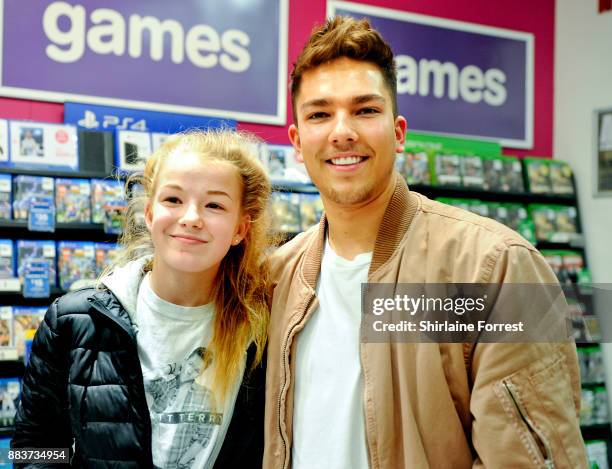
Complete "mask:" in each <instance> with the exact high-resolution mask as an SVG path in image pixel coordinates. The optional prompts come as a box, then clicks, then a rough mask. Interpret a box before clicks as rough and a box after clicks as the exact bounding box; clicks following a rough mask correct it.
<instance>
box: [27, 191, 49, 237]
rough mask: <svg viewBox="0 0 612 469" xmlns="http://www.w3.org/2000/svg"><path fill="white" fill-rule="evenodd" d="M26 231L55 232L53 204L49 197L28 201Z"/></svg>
mask: <svg viewBox="0 0 612 469" xmlns="http://www.w3.org/2000/svg"><path fill="white" fill-rule="evenodd" d="M28 230H30V231H45V232H51V233H53V232H54V231H55V204H54V203H53V199H51V198H49V197H36V198H33V199H32V200H31V201H30V210H29V212H28Z"/></svg>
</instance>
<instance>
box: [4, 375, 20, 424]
mask: <svg viewBox="0 0 612 469" xmlns="http://www.w3.org/2000/svg"><path fill="white" fill-rule="evenodd" d="M20 393H21V380H20V379H19V378H16V377H11V378H0V396H1V399H2V405H1V406H0V427H12V426H13V425H14V424H15V414H16V413H17V406H18V405H19V395H20Z"/></svg>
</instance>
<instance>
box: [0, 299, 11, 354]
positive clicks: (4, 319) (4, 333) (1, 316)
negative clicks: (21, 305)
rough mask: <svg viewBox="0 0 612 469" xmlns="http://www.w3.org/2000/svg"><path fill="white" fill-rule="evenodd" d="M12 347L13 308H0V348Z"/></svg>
mask: <svg viewBox="0 0 612 469" xmlns="http://www.w3.org/2000/svg"><path fill="white" fill-rule="evenodd" d="M2 347H13V307H12V306H0V348H2Z"/></svg>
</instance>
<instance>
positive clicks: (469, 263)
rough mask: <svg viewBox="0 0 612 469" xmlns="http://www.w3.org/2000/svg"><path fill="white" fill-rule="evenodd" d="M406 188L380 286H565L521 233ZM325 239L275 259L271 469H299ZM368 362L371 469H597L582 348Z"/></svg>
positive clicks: (392, 354) (388, 355)
mask: <svg viewBox="0 0 612 469" xmlns="http://www.w3.org/2000/svg"><path fill="white" fill-rule="evenodd" d="M396 178H397V183H396V188H395V192H394V194H393V196H392V199H391V201H390V203H389V205H388V207H387V211H386V213H385V216H384V220H383V223H382V225H381V227H380V231H379V234H378V238H377V240H376V246H375V249H374V253H373V259H372V264H371V267H370V271H369V281H370V282H387V283H391V282H406V283H417V282H423V283H424V282H435V283H443V282H463V283H469V282H481V283H500V282H515V283H530V282H538V283H540V282H541V283H552V282H556V279H555V277H554V274H553V273H552V271H551V270H550V269H549V267H548V265H547V264H546V262H545V260H544V259H543V258H542V256H541V255H540V254H539V253H538V252H537V251H536V249H535V248H534V247H533V246H531V245H530V244H529V243H528V242H527V241H525V240H524V239H522V238H521V237H520V236H519V235H517V234H516V233H515V232H513V231H512V230H510V229H508V228H506V227H504V226H503V225H501V224H499V223H496V222H494V221H492V220H489V219H486V218H483V217H479V216H476V215H473V214H471V213H469V212H466V211H464V210H461V209H457V208H454V207H450V206H447V205H443V204H441V203H438V202H435V201H432V200H429V199H427V198H426V197H424V196H422V195H420V194H417V193H415V192H411V191H409V190H408V187H407V186H406V184H405V182H404V181H403V180H402V179H401V178H400V177H398V176H396ZM325 229H326V221H325V219H323V220H322V221H321V223H320V225H319V226H318V227H314V228H312V229H311V230H309V231H307V232H306V233H303V234H301V235H300V236H298V237H296V238H295V239H294V240H292V241H291V242H289V243H287V244H286V245H284V246H283V247H282V248H280V249H279V250H278V251H277V252H276V253H275V255H274V257H273V262H272V268H273V281H274V296H273V303H272V317H271V324H270V330H269V342H268V344H269V345H268V366H267V378H266V379H267V381H266V417H265V453H264V464H263V467H264V468H266V469H278V468H289V467H291V441H292V419H293V417H292V413H293V385H294V378H293V376H294V373H295V359H294V358H295V357H294V354H295V351H296V343H297V342H296V338H297V337H298V335H299V332H300V331H301V330H302V329H303V327H304V325H305V323H306V321H308V319H309V317H310V316H311V314H312V313H313V311H315V309H316V308H317V299H316V296H315V286H316V281H317V276H318V273H319V269H320V263H321V255H322V252H323V243H324V234H325ZM356 294H357V292H356ZM360 353H361V363H362V369H363V378H364V390H363V399H364V402H363V406H364V412H365V422H366V439H367V447H368V452H369V459H370V467H371V468H376V469H378V468H380V469H400V468H428V467H431V468H453V469H458V468H469V467H486V468H498V467H499V468H502V467H503V468H527V467H547V468H552V467H555V468H572V469H573V468H582V467H586V466H587V460H586V454H585V450H584V445H583V441H582V437H581V434H580V427H579V420H578V411H579V402H580V377H579V368H578V362H577V355H576V349H575V346H574V345H573V344H561V343H556V344H551V343H537V344H534V343H532V344H510V343H506V344H483V343H481V344H478V345H476V346H473V345H470V344H433V343H428V344H404V343H401V344H400V343H383V344H380V343H361V344H360ZM330 359H333V357H330ZM329 426H330V431H333V427H334V424H333V422H329ZM321 438H325V435H321Z"/></svg>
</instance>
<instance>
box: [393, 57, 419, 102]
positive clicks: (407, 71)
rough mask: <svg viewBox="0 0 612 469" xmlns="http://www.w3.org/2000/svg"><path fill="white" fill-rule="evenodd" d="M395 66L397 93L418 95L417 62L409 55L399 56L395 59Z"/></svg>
mask: <svg viewBox="0 0 612 469" xmlns="http://www.w3.org/2000/svg"><path fill="white" fill-rule="evenodd" d="M395 64H396V66H397V93H398V94H404V93H408V94H411V95H413V94H416V92H417V84H418V79H417V76H418V73H419V66H418V65H417V62H416V60H414V59H413V58H412V57H410V56H409V55H398V56H397V57H395Z"/></svg>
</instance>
